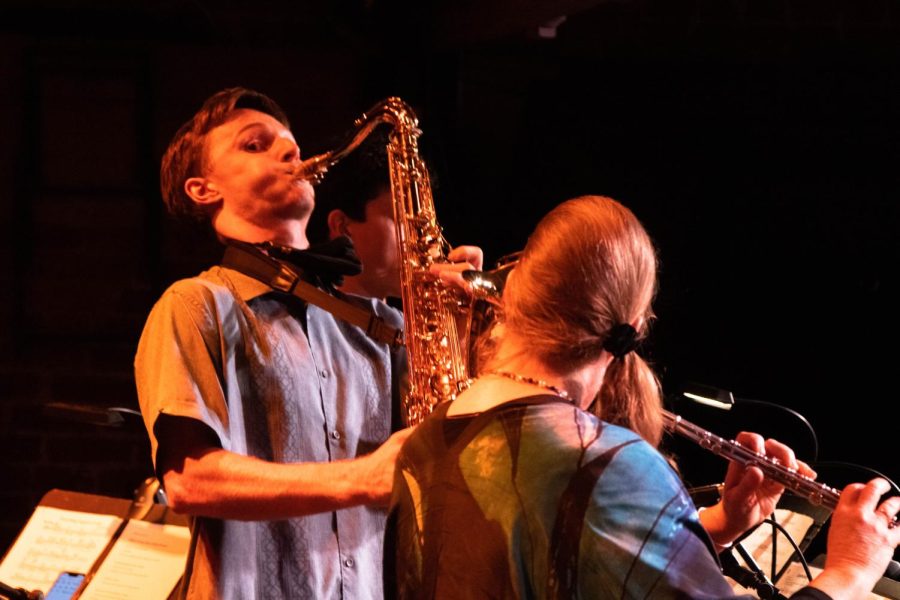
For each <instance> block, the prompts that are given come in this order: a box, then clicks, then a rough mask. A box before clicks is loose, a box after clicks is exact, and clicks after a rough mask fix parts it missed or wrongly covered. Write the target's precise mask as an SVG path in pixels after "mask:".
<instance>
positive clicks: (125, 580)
mask: <svg viewBox="0 0 900 600" xmlns="http://www.w3.org/2000/svg"><path fill="white" fill-rule="evenodd" d="M190 537H191V534H190V531H189V530H188V528H187V527H182V526H178V525H160V524H157V523H148V522H146V521H129V522H128V525H126V526H125V530H124V531H123V532H122V535H121V536H119V539H118V540H117V541H116V543H115V545H114V546H113V547H112V550H110V552H109V554H108V555H107V557H106V560H104V561H103V564H102V565H100V568H99V569H98V570H97V573H96V574H95V575H94V577H93V579H91V582H90V583H89V584H88V585H87V587H86V588H85V590H84V593H83V594H82V595H81V598H80V600H134V599H135V598H141V599H142V600H157V599H158V600H165V599H166V598H167V597H168V596H169V594H170V593H171V592H172V589H174V587H175V584H177V583H178V579H179V578H180V577H181V574H182V573H183V572H184V564H185V558H186V556H187V552H188V546H189V545H190Z"/></svg>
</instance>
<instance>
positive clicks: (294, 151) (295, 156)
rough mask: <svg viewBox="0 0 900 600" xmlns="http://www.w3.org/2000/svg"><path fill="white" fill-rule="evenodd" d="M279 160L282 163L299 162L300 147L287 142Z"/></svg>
mask: <svg viewBox="0 0 900 600" xmlns="http://www.w3.org/2000/svg"><path fill="white" fill-rule="evenodd" d="M281 160H283V161H284V162H294V161H295V160H300V147H299V146H297V144H295V143H294V142H289V143H288V145H287V147H286V148H285V149H284V151H283V153H282V155H281Z"/></svg>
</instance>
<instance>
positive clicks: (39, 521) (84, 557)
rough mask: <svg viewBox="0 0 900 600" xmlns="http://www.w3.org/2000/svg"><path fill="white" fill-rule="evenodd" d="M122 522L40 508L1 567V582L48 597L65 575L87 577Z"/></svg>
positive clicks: (80, 513)
mask: <svg viewBox="0 0 900 600" xmlns="http://www.w3.org/2000/svg"><path fill="white" fill-rule="evenodd" d="M121 522H122V519H121V518H119V517H116V516H114V515H99V514H94V513H83V512H77V511H71V510H63V509H60V508H52V507H48V506H38V507H37V508H36V509H35V510H34V513H33V514H32V515H31V518H30V519H29V520H28V523H27V524H26V525H25V528H24V529H23V530H22V533H20V534H19V537H18V539H17V540H16V542H15V543H14V544H13V546H12V548H10V550H9V552H8V553H7V555H6V557H5V558H4V559H3V563H2V564H0V581H2V582H3V583H6V584H7V585H12V586H15V587H21V588H24V589H26V590H41V591H42V592H44V593H46V592H47V590H49V589H50V587H51V586H52V585H53V582H54V581H55V580H56V578H57V576H58V575H59V574H60V573H61V572H62V571H72V572H75V573H87V572H88V570H89V569H90V568H91V565H93V564H94V561H95V560H97V557H98V556H99V555H100V552H102V551H103V548H105V547H106V544H107V543H108V542H109V540H110V538H111V537H112V536H113V533H115V531H116V528H117V527H118V526H119V524H120V523H121Z"/></svg>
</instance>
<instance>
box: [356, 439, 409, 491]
mask: <svg viewBox="0 0 900 600" xmlns="http://www.w3.org/2000/svg"><path fill="white" fill-rule="evenodd" d="M414 430H415V428H414V427H407V428H406V429H401V430H400V431H398V432H396V433H394V434H393V435H391V437H389V438H388V439H387V440H386V441H385V442H384V443H383V444H382V445H381V446H379V447H378V448H377V449H376V450H375V452H373V453H371V454H367V455H366V456H363V457H361V458H359V459H357V462H358V464H359V466H360V468H361V473H360V477H361V479H360V481H363V482H366V484H367V485H368V486H369V491H370V500H369V501H368V502H366V504H369V505H373V506H387V504H388V502H389V501H390V499H391V489H392V488H393V485H394V467H395V465H396V464H397V455H398V454H399V452H400V448H402V447H403V443H404V442H405V441H406V438H408V437H409V435H410V434H411V433H412V432H413V431H414Z"/></svg>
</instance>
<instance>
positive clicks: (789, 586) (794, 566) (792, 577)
mask: <svg viewBox="0 0 900 600" xmlns="http://www.w3.org/2000/svg"><path fill="white" fill-rule="evenodd" d="M809 570H810V572H811V573H812V576H813V577H815V576H816V575H818V574H819V573H821V572H822V569H820V568H818V567H813V566H810V567H809ZM808 583H809V579H807V578H806V571H804V570H803V565H801V564H800V563H799V562H793V563H791V566H789V567H788V568H787V571H785V572H784V575H782V576H781V581H779V582H778V589H779V590H780V591H781V593H782V594H784V595H785V596H787V595H788V594H793V593H794V592H796V591H797V590H801V589H803V588H804V587H806V585H807V584H808ZM866 600H888V597H886V596H880V595H878V594H876V593H874V592H873V593H871V594H869V595H868V596H866Z"/></svg>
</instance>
